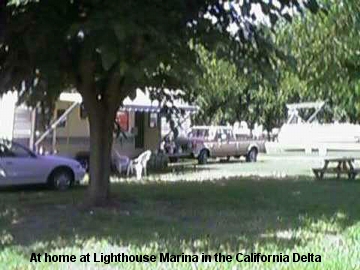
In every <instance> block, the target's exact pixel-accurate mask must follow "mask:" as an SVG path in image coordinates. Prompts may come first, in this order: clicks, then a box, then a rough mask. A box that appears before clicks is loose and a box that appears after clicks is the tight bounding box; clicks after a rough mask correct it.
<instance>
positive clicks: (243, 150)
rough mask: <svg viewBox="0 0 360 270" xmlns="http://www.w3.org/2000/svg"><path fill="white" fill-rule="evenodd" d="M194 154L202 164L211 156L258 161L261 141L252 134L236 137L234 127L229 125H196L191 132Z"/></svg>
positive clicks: (190, 138)
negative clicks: (253, 137) (252, 136)
mask: <svg viewBox="0 0 360 270" xmlns="http://www.w3.org/2000/svg"><path fill="white" fill-rule="evenodd" d="M189 140H190V142H191V149H192V150H191V151H192V156H193V157H194V158H197V159H198V161H199V163H200V164H205V163H207V160H208V158H209V157H213V158H217V157H225V158H227V159H230V157H236V158H240V157H241V156H244V157H245V158H246V161H247V162H256V161H257V155H258V153H259V145H260V141H258V140H254V139H252V138H251V136H245V135H244V136H237V137H235V135H234V133H233V129H232V127H227V126H196V127H193V128H192V131H191V133H190V134H189Z"/></svg>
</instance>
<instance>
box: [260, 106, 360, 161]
mask: <svg viewBox="0 0 360 270" xmlns="http://www.w3.org/2000/svg"><path fill="white" fill-rule="evenodd" d="M324 105H325V102H306V103H296V104H288V105H286V106H287V109H288V119H287V122H286V123H285V124H284V125H282V127H281V128H280V130H279V133H278V136H277V141H275V142H267V143H266V145H265V147H266V151H267V153H279V152H290V151H303V152H305V153H313V152H318V153H319V154H320V155H325V154H326V153H327V152H329V151H360V125H355V124H350V123H338V122H334V123H326V124H322V123H319V122H318V119H317V116H318V114H319V112H320V111H321V110H322V109H323V107H324ZM306 109H308V110H310V109H313V110H314V112H313V113H312V114H311V116H310V117H308V118H307V119H303V118H301V116H300V113H299V112H300V110H306Z"/></svg>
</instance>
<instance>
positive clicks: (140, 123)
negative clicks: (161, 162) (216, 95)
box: [0, 89, 197, 162]
mask: <svg viewBox="0 0 360 270" xmlns="http://www.w3.org/2000/svg"><path fill="white" fill-rule="evenodd" d="M165 91H168V92H169V94H171V93H172V91H169V90H165ZM10 101H11V102H10ZM16 101H17V94H16V93H9V94H6V95H4V96H3V97H2V98H0V115H1V118H0V131H1V133H0V137H6V138H8V139H14V140H16V141H18V142H20V143H22V144H25V145H27V146H29V147H30V148H31V149H35V150H37V151H40V152H45V153H46V152H48V153H56V154H58V155H63V156H67V157H73V158H76V159H78V160H80V161H81V162H86V160H87V159H88V157H89V151H90V133H89V124H88V120H87V115H86V112H85V110H84V108H83V106H82V98H81V96H80V95H79V94H78V93H76V92H73V93H65V92H64V93H62V94H61V95H60V97H59V100H58V101H57V102H56V106H55V110H54V114H53V116H54V117H53V119H54V120H53V122H52V124H51V127H50V128H49V129H48V130H46V131H45V132H44V133H42V134H38V133H39V132H36V131H35V126H36V110H34V109H31V108H27V107H26V106H16ZM3 104H7V105H6V106H8V107H5V106H4V105H3ZM9 104H11V105H9ZM164 105H167V106H175V107H176V108H178V109H181V110H183V111H184V112H185V115H184V116H183V117H184V118H185V119H186V122H188V121H190V117H189V115H190V114H192V113H194V112H196V111H197V107H196V106H193V105H189V104H188V103H186V102H184V101H183V100H181V99H175V101H174V102H173V104H168V103H167V101H166V100H163V101H158V100H151V98H150V93H149V92H148V91H144V92H143V91H141V90H140V89H137V90H136V97H135V99H134V100H131V99H130V98H126V99H125V100H124V101H123V105H122V106H121V107H120V108H119V111H118V112H117V116H116V122H117V124H118V126H119V127H120V128H121V131H122V132H121V133H120V134H119V136H118V137H117V138H114V143H113V154H115V153H120V154H121V155H124V156H127V157H129V158H134V157H136V156H138V155H139V154H140V153H141V152H143V151H145V150H151V151H152V152H153V153H154V152H156V151H157V150H158V149H159V146H160V144H161V139H162V136H163V135H164V134H162V133H163V131H162V128H163V129H164V128H165V129H166V128H167V127H166V124H164V123H165V122H166V121H164V117H163V115H162V108H163V106H164ZM187 125H190V124H189V123H187ZM165 132H167V131H165ZM35 133H37V134H36V135H37V136H35Z"/></svg>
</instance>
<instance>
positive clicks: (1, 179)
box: [0, 144, 10, 186]
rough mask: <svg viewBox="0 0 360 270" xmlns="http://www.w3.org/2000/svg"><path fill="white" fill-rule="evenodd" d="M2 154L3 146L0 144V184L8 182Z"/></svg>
mask: <svg viewBox="0 0 360 270" xmlns="http://www.w3.org/2000/svg"><path fill="white" fill-rule="evenodd" d="M3 156H4V147H3V146H2V144H0V186H3V185H9V184H10V181H9V179H8V177H7V175H6V171H5V168H4V164H3V163H4V160H3Z"/></svg>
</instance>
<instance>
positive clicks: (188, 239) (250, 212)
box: [0, 177, 360, 253]
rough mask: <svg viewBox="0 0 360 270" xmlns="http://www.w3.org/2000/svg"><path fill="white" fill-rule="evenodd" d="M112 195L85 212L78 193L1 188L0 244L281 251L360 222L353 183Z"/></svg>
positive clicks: (126, 190) (212, 185) (257, 182)
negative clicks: (102, 243)
mask: <svg viewBox="0 0 360 270" xmlns="http://www.w3.org/2000/svg"><path fill="white" fill-rule="evenodd" d="M15 191H16V192H15ZM112 191H113V193H112V194H113V199H112V202H113V203H112V204H111V205H110V206H109V207H108V208H105V209H100V208H95V209H92V210H86V211H85V210H82V209H81V208H79V207H78V204H79V202H81V199H82V198H83V197H84V195H85V189H84V188H81V187H78V188H75V189H73V190H71V191H68V192H55V191H50V190H47V189H45V188H30V189H20V190H19V189H10V190H2V191H1V192H0V228H1V229H2V231H3V234H4V233H6V234H10V235H11V237H12V238H11V240H9V241H7V242H6V241H5V243H2V246H3V247H4V246H13V245H20V246H23V247H28V246H31V245H32V244H36V243H39V242H41V243H43V245H42V246H41V247H39V246H38V247H36V248H35V249H36V251H37V252H40V251H39V250H40V249H44V250H46V251H47V252H48V251H49V249H51V248H55V247H61V246H74V245H76V244H74V243H75V242H74V241H75V240H74V239H77V241H76V243H77V244H79V245H81V243H82V242H84V241H86V240H88V239H92V238H95V239H98V240H104V239H105V240H107V241H109V242H111V243H112V244H114V245H118V246H127V245H132V246H137V247H143V246H151V245H156V246H157V249H158V250H161V251H163V252H173V253H179V252H180V253H181V252H183V251H184V250H192V251H199V252H214V251H215V252H219V251H226V252H236V251H239V250H241V249H246V250H248V251H252V250H255V248H256V246H257V245H263V246H266V245H269V246H276V247H277V248H279V249H287V248H293V247H294V246H297V245H302V244H305V243H306V241H309V240H311V237H312V234H316V233H323V234H335V233H339V232H341V231H342V230H344V229H346V228H347V227H349V226H351V225H353V224H354V223H356V222H358V221H359V219H360V204H359V193H360V182H356V181H355V182H348V181H346V180H345V181H344V180H339V181H334V180H327V181H313V180H311V179H309V178H306V177H298V178H286V179H259V178H236V179H232V180H214V181H204V182H143V183H136V182H127V183H126V182H124V183H116V184H113V185H112ZM298 231H307V232H309V234H307V235H308V236H306V237H305V236H304V237H303V236H301V235H300V236H299V234H296V232H298ZM0 233H1V232H0ZM59 239H61V240H59ZM0 240H1V234H0ZM3 242H4V241H3ZM0 248H1V247H0Z"/></svg>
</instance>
